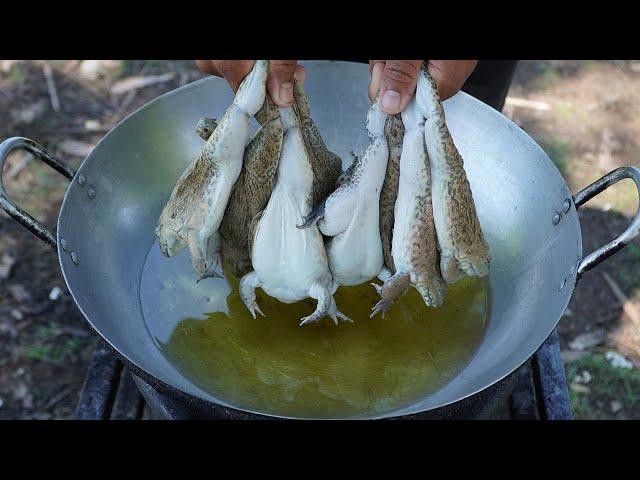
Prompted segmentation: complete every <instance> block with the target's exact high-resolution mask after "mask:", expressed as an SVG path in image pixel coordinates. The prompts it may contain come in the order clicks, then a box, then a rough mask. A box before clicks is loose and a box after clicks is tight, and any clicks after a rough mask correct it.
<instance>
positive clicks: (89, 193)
mask: <svg viewBox="0 0 640 480" xmlns="http://www.w3.org/2000/svg"><path fill="white" fill-rule="evenodd" d="M87 197H89V198H90V199H92V200H93V199H94V198H96V189H95V188H93V185H89V188H87Z"/></svg>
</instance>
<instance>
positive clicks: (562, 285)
mask: <svg viewBox="0 0 640 480" xmlns="http://www.w3.org/2000/svg"><path fill="white" fill-rule="evenodd" d="M566 283H567V279H566V278H565V279H564V280H562V283H561V284H560V290H562V289H563V288H564V286H565V284H566Z"/></svg>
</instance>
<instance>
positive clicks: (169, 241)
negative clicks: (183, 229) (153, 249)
mask: <svg viewBox="0 0 640 480" xmlns="http://www.w3.org/2000/svg"><path fill="white" fill-rule="evenodd" d="M156 236H157V237H158V243H159V244H160V251H161V252H162V254H163V255H164V256H165V257H174V256H176V255H177V254H178V253H180V252H181V251H182V250H183V249H184V248H185V247H186V246H187V243H186V242H185V241H184V239H183V238H182V236H181V235H180V234H179V233H178V232H176V231H175V230H173V229H171V228H169V227H166V226H159V227H158V228H157V229H156Z"/></svg>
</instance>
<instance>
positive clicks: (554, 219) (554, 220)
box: [553, 212, 562, 225]
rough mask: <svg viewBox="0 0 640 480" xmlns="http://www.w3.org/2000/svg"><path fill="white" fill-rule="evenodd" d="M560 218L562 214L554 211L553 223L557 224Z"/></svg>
mask: <svg viewBox="0 0 640 480" xmlns="http://www.w3.org/2000/svg"><path fill="white" fill-rule="evenodd" d="M561 218H562V215H561V214H560V212H556V213H554V214H553V224H554V225H557V224H559V223H560V219H561Z"/></svg>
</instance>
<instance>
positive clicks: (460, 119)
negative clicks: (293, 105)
mask: <svg viewBox="0 0 640 480" xmlns="http://www.w3.org/2000/svg"><path fill="white" fill-rule="evenodd" d="M306 67H307V69H308V71H309V74H308V80H307V82H306V83H305V90H306V91H307V93H308V95H309V98H310V102H311V105H312V111H313V116H314V119H315V121H316V123H317V124H318V126H319V128H320V130H321V131H322V133H323V135H324V137H325V140H326V142H327V144H328V145H329V147H330V148H331V149H332V150H333V151H335V152H336V153H338V154H339V155H340V156H341V157H342V158H343V159H348V158H350V155H349V152H350V151H351V150H354V151H358V150H359V149H362V148H364V147H365V146H366V143H367V136H366V130H365V128H364V118H365V115H366V111H367V109H368V105H369V101H368V98H367V83H368V79H369V71H368V68H367V66H366V65H364V64H356V63H349V62H322V61H316V62H306ZM231 99H232V94H231V91H230V89H229V88H228V87H227V85H226V84H225V83H224V81H223V80H221V79H218V78H213V77H212V78H206V79H203V80H200V81H197V82H194V83H192V84H189V85H186V86H184V87H182V88H179V89H177V90H175V91H172V92H170V93H167V94H166V95H163V96H161V97H159V98H157V99H155V100H154V101H152V102H150V103H149V104H147V105H146V106H144V107H143V108H141V109H140V110H138V111H136V112H135V113H133V114H132V115H130V116H129V117H128V118H126V119H125V120H123V121H122V122H121V123H120V124H119V125H117V126H116V127H115V128H114V129H113V130H112V131H111V132H109V133H108V134H107V135H106V136H105V137H104V138H103V139H102V141H101V142H100V143H99V144H98V145H97V146H96V147H95V149H94V150H93V151H92V152H91V154H90V155H89V156H88V157H87V158H86V159H85V160H84V162H83V163H82V165H81V166H80V168H79V169H78V171H77V172H74V171H73V169H71V168H70V167H68V166H66V165H64V164H63V163H62V162H60V161H59V160H57V159H56V158H54V157H53V155H51V154H50V153H48V152H47V151H46V150H45V149H44V148H42V147H40V146H39V145H37V144H35V143H34V142H32V141H30V140H27V139H24V138H11V139H8V140H6V141H5V142H3V143H2V144H1V145H0V167H2V166H3V164H4V161H5V159H6V158H7V155H8V154H9V152H11V151H12V150H14V149H16V148H24V149H26V150H28V151H30V152H31V153H33V154H34V155H35V156H36V157H37V158H39V159H41V160H43V161H45V162H46V163H48V164H49V165H51V166H52V167H53V168H55V169H56V170H57V171H58V172H60V173H61V174H63V175H65V176H66V177H67V178H69V179H70V180H71V183H70V185H69V188H68V190H67V192H66V195H65V198H64V201H63V204H62V208H61V210H60V214H59V218H58V228H57V235H53V234H52V233H50V232H49V231H47V230H46V229H45V228H44V227H42V226H41V225H39V224H38V222H37V221H35V220H34V219H33V218H32V217H30V216H29V215H28V214H27V213H26V212H24V211H23V210H22V209H20V208H19V207H17V206H15V205H14V204H13V203H12V202H11V200H10V199H8V197H7V195H6V192H5V190H4V188H3V187H0V205H1V206H2V207H3V208H4V209H5V211H7V212H8V213H9V214H10V215H11V216H12V217H14V218H15V219H16V220H17V221H19V222H20V223H21V224H23V225H24V226H26V227H27V228H28V229H29V230H30V231H32V232H33V233H34V234H35V235H37V236H38V237H40V238H41V239H42V240H43V241H45V242H47V243H48V244H50V245H51V246H53V247H54V248H56V250H57V252H58V257H59V261H60V268H61V269H62V273H63V275H64V278H65V280H66V283H67V286H68V288H69V291H70V292H71V294H72V295H73V298H74V299H75V302H76V303H77V305H78V307H79V308H80V310H81V311H82V313H83V314H84V316H85V317H86V319H87V321H88V322H89V323H90V324H91V325H92V326H93V328H94V329H95V330H96V331H97V332H98V333H99V334H100V335H101V336H102V337H103V338H104V339H105V340H106V341H107V342H108V343H109V344H110V345H111V346H112V347H113V348H114V349H115V350H116V351H117V352H118V353H119V354H120V355H121V357H122V358H123V359H124V360H125V361H126V363H127V364H128V365H129V367H130V368H131V369H132V370H133V371H134V372H135V373H136V374H138V375H140V376H141V377H142V378H144V379H145V380H147V381H148V382H150V383H151V384H152V385H154V386H156V387H157V388H160V389H162V390H163V391H164V392H172V393H173V394H176V395H179V396H180V397H181V398H183V399H184V400H185V402H186V404H187V405H199V406H200V407H199V408H203V406H204V408H205V409H206V408H207V406H208V407H210V408H219V407H218V406H219V405H223V406H225V407H226V408H229V409H230V410H231V411H235V412H237V413H238V414H240V413H241V412H239V411H237V410H235V409H234V406H233V405H227V404H225V403H224V402H222V401H220V400H218V399H216V398H214V397H213V396H212V395H211V394H209V393H207V392H205V391H204V390H202V389H201V388H199V387H197V386H196V385H194V384H193V383H192V382H191V381H189V380H188V379H187V378H185V377H184V376H183V375H182V374H181V373H179V372H178V371H177V370H176V369H175V368H174V367H173V366H172V365H171V364H170V363H169V362H168V361H167V360H166V359H165V357H164V356H163V355H162V353H161V351H160V349H159V347H158V346H157V344H156V342H155V341H154V339H153V338H152V335H151V334H150V332H149V330H148V328H147V326H146V324H145V320H144V315H145V314H153V312H154V311H155V310H154V309H158V308H163V309H167V308H168V309H171V308H173V309H176V310H178V309H184V310H185V313H189V311H192V312H195V314H197V315H200V314H201V313H202V312H204V311H208V310H207V305H206V296H207V295H206V293H204V292H205V291H206V288H205V287H198V286H195V282H192V281H191V280H192V279H193V272H191V271H190V263H189V259H188V253H184V252H183V254H181V256H179V257H178V258H176V259H163V262H164V263H162V262H158V263H157V265H163V267H158V268H159V269H161V268H165V269H174V270H175V271H178V273H179V274H182V273H180V272H184V277H185V278H186V277H188V278H189V281H188V282H182V283H181V282H175V284H173V286H172V287H170V288H165V289H161V288H154V285H153V282H151V283H149V282H147V283H146V284H145V281H143V280H144V279H143V268H144V266H145V264H146V262H148V257H149V258H150V257H152V256H154V255H158V254H159V253H158V252H159V248H158V246H157V245H156V241H155V236H154V229H155V226H156V223H157V220H158V216H159V214H160V211H161V209H162V207H163V206H164V203H165V202H166V200H167V198H168V197H169V195H170V193H171V190H172V188H173V186H174V185H175V183H176V181H177V179H178V177H179V175H180V174H181V172H182V171H183V170H184V169H185V168H186V166H187V165H188V164H189V163H190V162H191V160H192V159H193V158H194V156H195V155H196V153H197V151H198V150H199V148H200V147H201V145H202V142H201V140H200V139H199V138H198V137H197V135H195V134H194V133H193V132H194V126H195V125H196V122H197V121H198V119H199V118H200V117H201V116H202V115H204V114H206V115H209V116H212V115H213V116H220V115H221V114H222V113H223V112H224V110H225V109H226V107H227V106H228V105H229V103H230V102H231ZM444 106H445V111H446V116H447V120H448V124H449V127H450V129H451V132H452V134H453V137H454V139H455V142H456V144H457V146H458V148H459V150H460V152H461V154H462V156H463V157H464V159H465V165H466V168H467V172H468V176H469V181H470V183H471V187H472V190H473V194H474V198H475V201H476V206H477V211H478V215H479V217H480V221H481V223H482V226H483V230H484V232H485V235H486V238H487V241H488V243H489V245H490V248H491V252H492V255H493V262H492V265H491V273H490V284H491V291H492V296H491V305H490V316H489V321H488V325H487V328H486V332H485V334H484V338H483V340H482V342H481V344H480V346H479V347H478V350H477V352H476V353H475V355H474V357H473V358H472V360H471V361H470V363H469V364H468V365H467V366H466V367H465V368H464V369H463V370H462V371H461V372H460V373H459V374H458V375H457V376H456V377H455V378H454V379H453V380H451V381H450V382H449V383H448V384H446V385H445V386H444V387H442V388H441V389H440V390H438V391H436V392H434V393H432V394H430V395H428V396H426V397H424V398H422V399H421V400H419V401H418V402H416V403H414V404H413V405H411V406H409V407H406V408H402V409H399V410H396V411H393V412H390V413H387V414H385V415H382V416H384V417H390V416H402V415H407V414H414V413H418V412H422V411H427V410H431V409H434V408H437V407H441V406H444V405H448V404H450V403H453V402H456V401H458V400H461V399H463V398H466V397H468V396H470V395H472V394H474V393H477V392H479V391H481V390H483V389H485V388H487V387H489V386H491V385H492V384H494V383H496V382H498V381H499V380H501V379H502V378H504V377H505V376H507V375H508V374H510V373H511V372H513V371H514V370H515V369H517V368H518V367H519V366H520V365H521V364H523V363H524V362H525V361H526V360H527V359H528V358H529V357H530V356H531V355H532V354H533V353H534V352H535V351H536V350H537V349H538V348H539V347H540V345H541V344H542V343H543V342H544V341H545V339H546V338H547V337H548V336H549V334H550V333H551V332H552V330H553V329H554V327H555V326H556V324H557V323H558V321H559V319H560V317H561V315H562V313H563V312H564V310H565V308H566V306H567V304H568V302H569V299H570V298H571V294H572V292H573V290H574V287H575V285H576V282H577V281H578V280H579V278H580V276H581V275H583V274H584V273H585V272H586V271H587V270H589V269H591V268H592V267H594V266H596V265H597V264H599V263H600V262H601V261H602V260H604V259H605V258H607V257H608V256H610V255H612V254H613V253H615V252H616V251H618V250H620V249H621V248H623V247H624V246H625V245H626V244H628V243H629V242H631V241H632V240H633V239H634V238H635V237H636V236H637V235H638V233H639V231H640V217H639V216H636V218H635V219H634V220H633V222H632V224H631V225H630V226H629V228H628V229H627V230H626V231H625V232H624V233H623V234H622V235H620V236H619V237H617V238H616V239H615V240H613V241H612V242H610V243H609V244H607V245H605V246H603V247H601V248H600V249H598V250H597V251H596V252H593V253H590V254H589V255H587V256H583V252H582V235H581V231H580V224H579V221H578V214H577V212H576V209H577V208H579V207H580V206H581V205H582V204H584V203H585V202H586V201H588V200H589V199H590V198H592V197H593V196H595V195H597V194H598V193H600V192H602V191H603V190H605V189H606V188H608V187H609V186H610V185H612V184H613V183H615V182H617V181H619V180H621V179H623V178H631V179H633V180H634V182H635V183H636V185H639V184H640V170H638V169H636V168H631V167H625V168H620V169H617V170H615V171H613V172H611V173H610V174H608V175H606V176H605V177H603V178H602V179H600V180H599V181H597V182H595V183H594V184H593V185H591V186H589V187H587V188H586V189H585V190H583V191H581V192H579V193H577V194H576V195H573V194H572V192H571V191H569V188H568V187H567V184H566V183H565V181H564V179H563V178H562V176H561V175H560V173H559V172H558V170H557V169H556V167H555V166H554V164H553V163H552V162H551V161H550V160H549V158H548V157H547V156H546V155H545V153H544V152H543V150H542V149H541V148H540V147H539V146H538V145H537V144H536V143H535V142H534V141H533V140H532V139H531V138H530V137H529V136H528V135H527V134H526V133H525V132H523V131H522V130H521V129H520V128H518V127H517V126H516V125H515V124H514V123H512V122H511V121H509V120H508V119H507V118H505V117H504V116H503V115H501V114H500V113H499V112H497V111H495V110H493V109H492V108H490V107H489V106H487V105H485V104H483V103H482V102H480V101H478V100H476V99H474V98H473V97H471V96H469V95H467V94H465V93H459V94H458V95H456V96H455V97H453V98H451V99H450V100H448V101H446V102H445V103H444ZM0 170H1V168H0ZM0 183H1V182H0ZM172 262H173V263H172ZM181 269H182V270H181ZM156 277H157V278H158V279H159V278H161V277H162V272H160V271H158V272H156ZM202 283H204V282H201V284H199V285H202ZM199 288H205V290H201V289H200V290H199ZM168 328H169V327H168ZM256 413H262V414H265V415H269V412H256Z"/></svg>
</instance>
